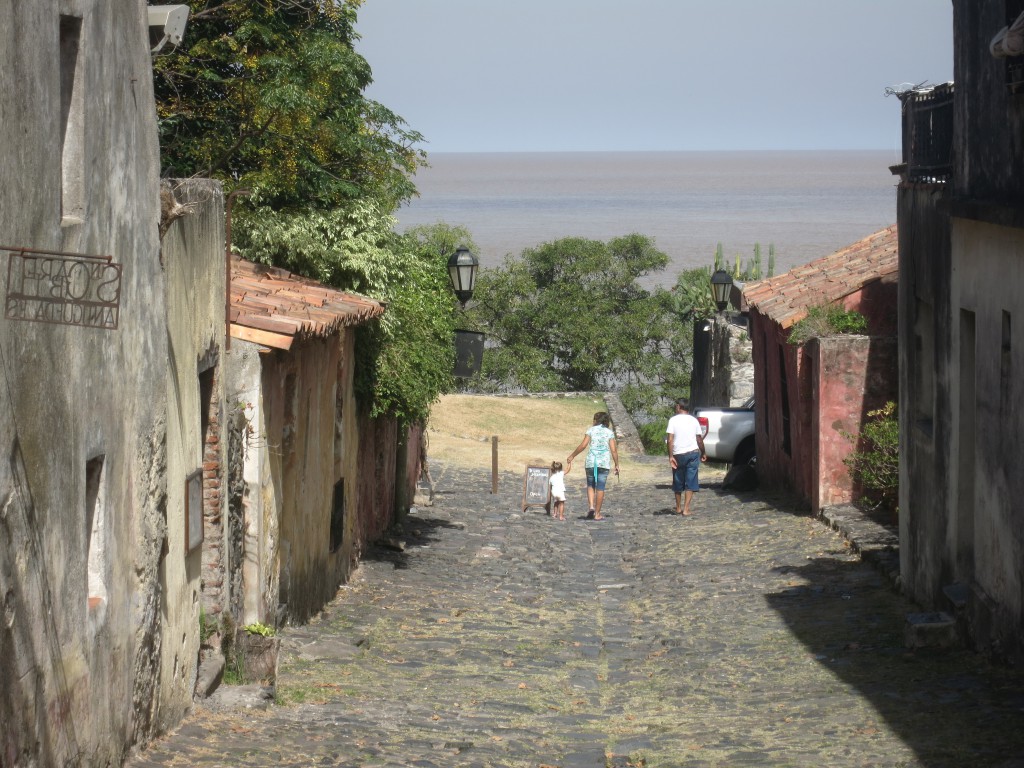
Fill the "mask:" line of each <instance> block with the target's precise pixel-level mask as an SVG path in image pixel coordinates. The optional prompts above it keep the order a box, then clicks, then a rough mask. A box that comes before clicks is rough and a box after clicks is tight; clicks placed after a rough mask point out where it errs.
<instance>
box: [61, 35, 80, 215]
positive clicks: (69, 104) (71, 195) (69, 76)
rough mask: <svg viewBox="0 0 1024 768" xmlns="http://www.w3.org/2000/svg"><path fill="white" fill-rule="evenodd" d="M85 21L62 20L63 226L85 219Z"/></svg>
mask: <svg viewBox="0 0 1024 768" xmlns="http://www.w3.org/2000/svg"><path fill="white" fill-rule="evenodd" d="M81 36H82V20H81V19H80V18H77V17H75V16H61V17H60V159H61V223H62V224H77V223H81V221H82V217H83V216H84V215H85V189H84V184H85V182H84V175H85V157H84V144H85V141H84V125H83V123H84V113H85V94H84V91H85V88H84V84H83V82H82V81H83V79H84V78H83V76H82V67H81V66H80V62H79V59H80V53H81Z"/></svg>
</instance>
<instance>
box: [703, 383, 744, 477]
mask: <svg viewBox="0 0 1024 768" xmlns="http://www.w3.org/2000/svg"><path fill="white" fill-rule="evenodd" d="M693 415H694V416H696V417H697V421H699V422H700V426H701V430H702V431H703V432H704V451H705V452H706V453H707V455H708V459H710V460H711V461H722V462H726V463H729V464H733V465H740V464H750V463H751V462H753V461H754V460H755V459H756V458H757V453H756V451H755V450H754V398H750V399H749V400H747V402H745V403H744V404H743V405H741V406H740V407H738V408H695V409H694V411H693Z"/></svg>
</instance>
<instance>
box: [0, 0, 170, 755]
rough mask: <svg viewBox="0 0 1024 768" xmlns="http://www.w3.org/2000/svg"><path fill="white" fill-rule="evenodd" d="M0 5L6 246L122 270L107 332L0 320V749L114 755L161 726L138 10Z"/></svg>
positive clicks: (152, 207) (158, 492) (141, 15)
mask: <svg viewBox="0 0 1024 768" xmlns="http://www.w3.org/2000/svg"><path fill="white" fill-rule="evenodd" d="M62 14H63V15H62ZM0 16H2V17H3V18H4V24H3V25H0V73H2V76H3V87H0V114H2V115H3V124H4V141H3V142H0V167H3V168H4V177H5V181H4V184H3V185H0V233H2V240H3V243H2V245H4V246H14V247H29V248H37V249H45V250H53V251H65V252H67V251H72V252H77V253H85V254H100V255H109V256H112V257H113V261H114V262H115V263H118V264H121V265H123V268H124V269H123V274H122V279H121V293H120V315H119V325H118V327H117V329H116V330H100V329H97V328H85V327H81V326H67V325H46V324H41V323H37V322H28V321H13V320H7V319H0V357H2V359H0V375H2V378H0V454H2V456H0V601H2V604H3V620H2V622H0V690H3V695H2V696H0V745H2V749H3V752H2V753H0V762H2V763H3V764H4V765H10V766H20V765H37V764H38V765H63V764H79V763H80V762H81V763H87V764H104V765H105V764H115V765H116V764H120V763H121V761H122V759H123V757H124V756H125V754H126V752H127V749H128V747H129V745H131V744H133V743H136V742H139V741H141V740H144V739H145V738H147V737H148V736H149V735H151V734H152V733H153V732H154V731H155V730H156V729H157V728H158V727H159V726H158V715H157V711H158V709H159V707H158V703H157V702H158V701H159V688H160V685H161V675H160V662H159V659H160V654H161V652H162V648H161V643H162V633H161V621H162V616H161V613H162V599H161V598H162V587H161V573H160V565H161V557H162V554H163V551H164V546H165V544H166V526H167V520H166V514H167V487H166V465H165V461H166V446H165V436H166V429H167V422H166V419H167V406H166V383H165V381H166V371H167V364H166V360H167V352H168V349H167V334H166V331H165V327H164V316H165V295H164V291H165V281H164V273H163V269H162V267H161V263H160V244H159V238H158V230H157V224H158V221H159V219H160V206H159V196H158V183H159V158H158V147H157V132H156V113H155V105H154V99H153V91H152V78H151V74H150V71H151V64H150V55H149V51H148V37H147V27H146V11H145V4H144V3H142V2H141V0H135V1H134V2H115V1H114V0H64V1H63V2H56V1H55V0H36V2H30V3H26V2H17V0H0ZM62 41H63V45H62ZM15 83H16V84H17V85H16V87H15V86H14V85H13V84H15ZM29 97H30V98H29ZM86 104H87V105H88V108H87V109H86V108H85V105H86ZM4 255H5V256H6V254H4ZM5 266H6V260H5ZM0 274H3V275H6V269H4V270H2V271H0Z"/></svg>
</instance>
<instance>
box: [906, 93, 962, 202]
mask: <svg viewBox="0 0 1024 768" xmlns="http://www.w3.org/2000/svg"><path fill="white" fill-rule="evenodd" d="M900 100H901V101H902V102H903V162H904V163H906V174H907V181H912V182H920V183H929V184H941V183H943V182H946V181H949V180H950V178H951V177H952V175H953V84H952V83H946V84H945V85H937V86H935V87H934V88H929V89H928V90H915V91H907V92H906V93H904V94H901V97H900Z"/></svg>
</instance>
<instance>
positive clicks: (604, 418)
mask: <svg viewBox="0 0 1024 768" xmlns="http://www.w3.org/2000/svg"><path fill="white" fill-rule="evenodd" d="M594 423H595V424H600V425H601V426H602V427H609V428H610V427H611V425H612V420H611V417H610V416H609V415H608V414H607V412H605V411H598V412H597V413H595V414H594Z"/></svg>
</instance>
